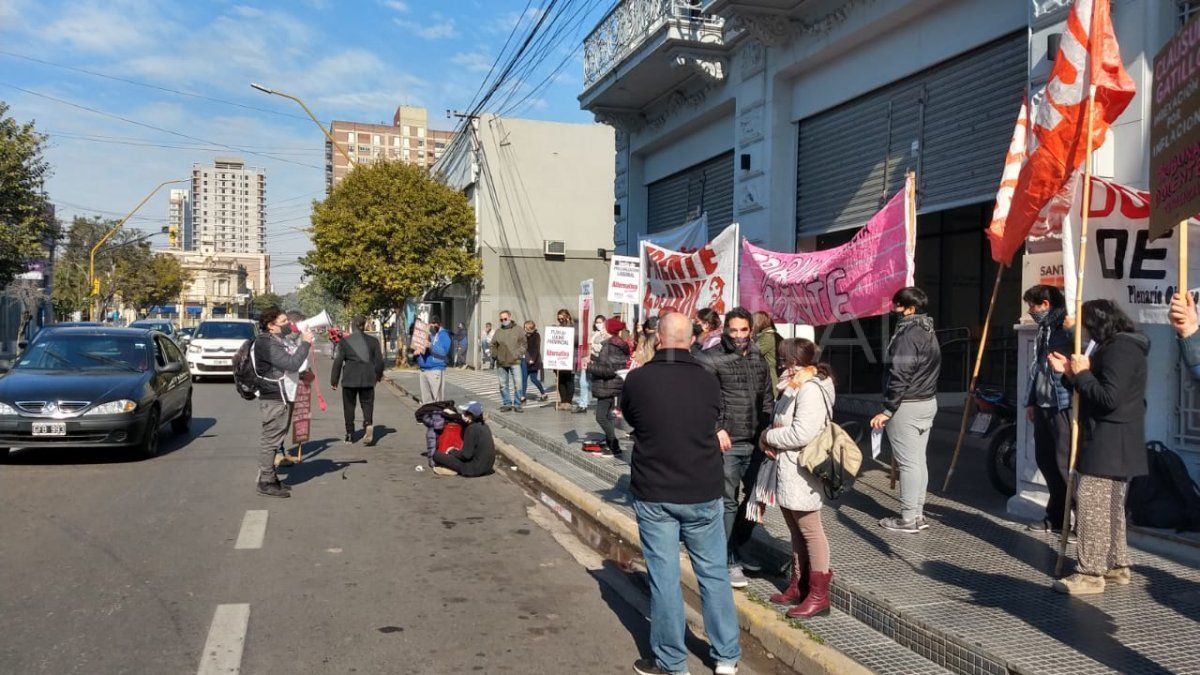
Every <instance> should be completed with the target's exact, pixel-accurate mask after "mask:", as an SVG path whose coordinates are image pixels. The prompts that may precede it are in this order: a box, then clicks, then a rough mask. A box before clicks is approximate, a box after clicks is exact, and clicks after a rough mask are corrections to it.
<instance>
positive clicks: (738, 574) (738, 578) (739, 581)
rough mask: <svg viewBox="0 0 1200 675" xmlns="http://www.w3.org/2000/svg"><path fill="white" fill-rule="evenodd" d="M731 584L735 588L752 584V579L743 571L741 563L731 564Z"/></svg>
mask: <svg viewBox="0 0 1200 675" xmlns="http://www.w3.org/2000/svg"><path fill="white" fill-rule="evenodd" d="M729 585H730V586H733V587H734V588H745V587H747V586H749V585H750V581H749V580H747V579H746V573H745V572H743V571H742V566H741V565H730V566H729Z"/></svg>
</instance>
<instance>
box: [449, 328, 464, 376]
mask: <svg viewBox="0 0 1200 675" xmlns="http://www.w3.org/2000/svg"><path fill="white" fill-rule="evenodd" d="M450 348H451V349H450V363H449V365H450V366H451V367H457V368H466V367H467V327H466V326H464V325H463V323H462V322H461V321H459V322H458V325H457V326H455V327H454V332H452V333H451V334H450Z"/></svg>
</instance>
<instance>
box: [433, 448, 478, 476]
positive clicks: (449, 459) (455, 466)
mask: <svg viewBox="0 0 1200 675" xmlns="http://www.w3.org/2000/svg"><path fill="white" fill-rule="evenodd" d="M433 463H434V464H437V465H438V466H444V467H446V468H447V469H451V470H453V471H454V472H455V473H457V474H458V475H460V476H462V477H464V478H478V477H479V476H487V475H489V474H491V473H493V471H491V470H489V471H480V470H478V469H476V468H475V467H472V466H469V465H467V464H466V463H465V462H463V461H462V460H461V459H459V458H457V457H454V456H451V455H450V453H448V452H437V453H434V455H433Z"/></svg>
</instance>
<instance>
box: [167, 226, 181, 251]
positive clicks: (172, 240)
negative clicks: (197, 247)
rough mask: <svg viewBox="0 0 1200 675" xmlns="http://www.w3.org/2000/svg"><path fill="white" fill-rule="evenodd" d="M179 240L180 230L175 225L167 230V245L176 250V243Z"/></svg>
mask: <svg viewBox="0 0 1200 675" xmlns="http://www.w3.org/2000/svg"><path fill="white" fill-rule="evenodd" d="M178 240H179V228H178V227H175V226H174V225H172V226H170V227H168V228H167V243H168V244H170V245H171V248H175V246H176V242H177V241H178Z"/></svg>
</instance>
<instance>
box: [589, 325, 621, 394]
mask: <svg viewBox="0 0 1200 675" xmlns="http://www.w3.org/2000/svg"><path fill="white" fill-rule="evenodd" d="M628 367H629V343H628V342H626V341H624V340H622V339H621V338H619V337H615V336H614V337H610V338H609V339H608V340H605V342H604V344H603V345H601V347H600V354H599V355H598V356H597V357H596V358H594V359H592V361H591V363H589V364H588V369H587V372H588V375H590V376H591V378H592V396H594V397H596V398H613V397H615V396H619V395H620V394H621V387H622V385H624V384H625V380H623V379H621V376H620V375H618V374H617V371H618V370H623V369H625V368H628Z"/></svg>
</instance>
